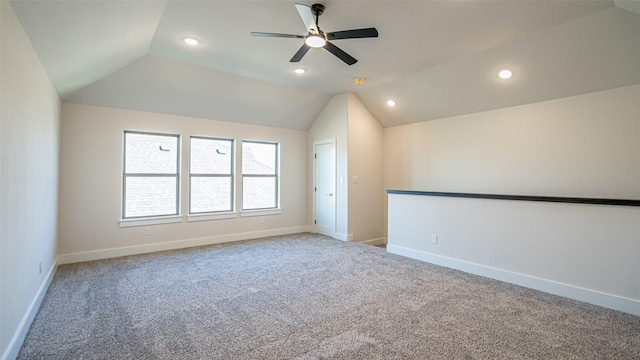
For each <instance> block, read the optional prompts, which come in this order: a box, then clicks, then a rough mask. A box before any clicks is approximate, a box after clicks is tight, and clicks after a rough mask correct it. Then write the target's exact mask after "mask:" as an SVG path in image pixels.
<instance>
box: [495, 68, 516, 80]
mask: <svg viewBox="0 0 640 360" xmlns="http://www.w3.org/2000/svg"><path fill="white" fill-rule="evenodd" d="M498 76H499V77H500V79H509V78H511V77H512V76H513V71H511V70H509V69H504V70H500V72H499V73H498Z"/></svg>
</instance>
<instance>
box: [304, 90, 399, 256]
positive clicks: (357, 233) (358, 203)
mask: <svg viewBox="0 0 640 360" xmlns="http://www.w3.org/2000/svg"><path fill="white" fill-rule="evenodd" d="M308 138H309V149H310V152H309V154H313V152H312V151H313V143H314V141H321V140H327V139H335V140H336V195H337V197H336V234H335V236H334V237H335V238H336V239H340V240H348V241H357V242H367V243H372V244H377V243H384V242H385V241H386V236H385V223H386V221H385V218H384V203H385V201H384V199H385V194H384V186H383V178H384V174H383V160H382V159H383V156H382V155H383V129H382V126H381V125H380V123H379V122H378V120H376V118H374V117H373V115H372V114H371V113H370V112H369V110H367V108H366V107H365V106H364V105H363V104H362V103H361V102H360V100H359V99H358V98H357V97H356V96H355V95H354V94H352V93H344V94H339V95H336V96H334V97H333V98H332V99H331V101H330V102H329V104H328V105H327V107H326V108H325V109H324V110H323V111H322V113H320V115H319V116H318V118H317V119H316V121H315V122H314V123H313V125H311V128H310V129H309V135H308ZM307 172H308V174H309V177H310V180H309V181H310V185H309V188H311V186H312V182H313V179H312V178H311V177H312V176H313V175H312V174H313V161H312V159H311V155H310V157H309V164H308V171H307ZM354 177H357V183H356V182H354ZM310 196H312V195H310ZM309 204H310V206H311V207H313V199H312V198H311V197H310V198H309ZM311 212H313V211H311ZM310 223H313V219H310Z"/></svg>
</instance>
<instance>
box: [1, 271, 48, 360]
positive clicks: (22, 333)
mask: <svg viewBox="0 0 640 360" xmlns="http://www.w3.org/2000/svg"><path fill="white" fill-rule="evenodd" d="M57 270H58V261H57V259H56V261H54V262H53V265H52V266H51V268H50V269H49V271H48V272H47V275H45V277H44V279H43V281H42V284H41V285H40V288H39V289H38V292H37V293H36V296H35V297H34V298H33V300H32V301H31V304H29V308H28V309H27V312H26V313H25V314H24V316H23V317H22V321H21V322H20V326H18V330H17V331H16V333H15V334H14V335H13V339H11V342H10V343H9V346H8V347H7V350H6V351H5V353H4V354H3V355H2V358H1V359H2V360H9V359H15V358H16V357H18V353H19V352H20V348H21V347H22V343H24V339H25V338H26V337H27V333H28V332H29V328H30V327H31V323H32V322H33V319H34V318H35V317H36V314H37V313H38V310H39V309H40V305H41V304H42V300H43V299H44V296H45V294H46V293H47V290H48V289H49V285H51V281H53V276H54V275H55V274H56V271H57Z"/></svg>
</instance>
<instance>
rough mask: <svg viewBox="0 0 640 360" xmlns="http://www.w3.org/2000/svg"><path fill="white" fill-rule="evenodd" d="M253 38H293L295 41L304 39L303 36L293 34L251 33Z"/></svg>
mask: <svg viewBox="0 0 640 360" xmlns="http://www.w3.org/2000/svg"><path fill="white" fill-rule="evenodd" d="M251 36H264V37H281V38H293V39H304V36H302V35H292V34H276V33H267V32H255V31H253V32H251Z"/></svg>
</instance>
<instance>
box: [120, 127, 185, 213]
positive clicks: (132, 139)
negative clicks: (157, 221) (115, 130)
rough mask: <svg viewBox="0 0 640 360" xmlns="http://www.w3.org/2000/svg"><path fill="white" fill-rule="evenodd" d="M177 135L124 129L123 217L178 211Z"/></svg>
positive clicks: (178, 141)
mask: <svg viewBox="0 0 640 360" xmlns="http://www.w3.org/2000/svg"><path fill="white" fill-rule="evenodd" d="M179 145H180V135H171V134H154V133H144V132H134V131H125V132H124V166H123V180H122V181H123V186H122V189H123V192H122V219H135V218H146V217H157V216H170V215H179V214H180V208H179V204H180V202H179V193H180V192H179V188H180V173H179V169H180V166H179V159H180V146H179Z"/></svg>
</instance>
